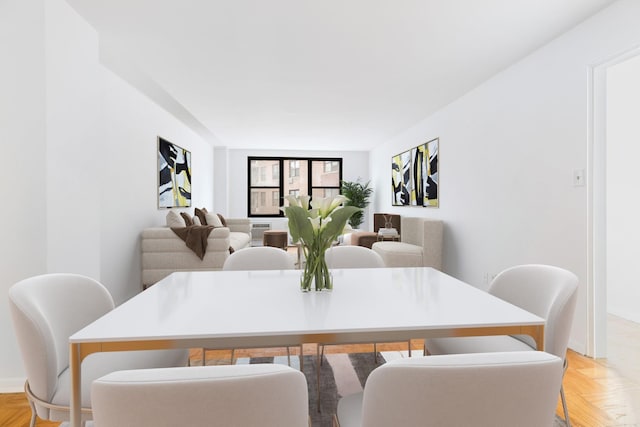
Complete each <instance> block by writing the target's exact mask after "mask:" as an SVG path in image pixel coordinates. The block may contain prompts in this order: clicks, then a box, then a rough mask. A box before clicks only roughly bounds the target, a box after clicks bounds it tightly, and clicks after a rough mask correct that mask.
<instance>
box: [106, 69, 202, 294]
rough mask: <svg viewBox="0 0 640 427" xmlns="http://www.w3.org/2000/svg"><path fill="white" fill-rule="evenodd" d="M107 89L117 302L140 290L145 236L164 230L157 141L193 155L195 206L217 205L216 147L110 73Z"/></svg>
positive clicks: (111, 275)
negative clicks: (151, 230) (144, 231)
mask: <svg viewBox="0 0 640 427" xmlns="http://www.w3.org/2000/svg"><path fill="white" fill-rule="evenodd" d="M102 77H103V84H104V95H103V110H102V123H103V127H104V137H103V142H102V143H101V145H100V153H101V154H100V156H101V157H103V158H104V159H103V161H102V162H101V175H102V183H101V187H102V189H103V191H102V200H101V209H100V210H101V213H102V218H103V220H102V222H101V224H102V227H101V240H102V244H101V266H102V273H101V281H102V283H104V284H105V286H107V287H108V288H109V290H110V291H111V293H112V295H113V297H114V299H115V300H116V303H119V302H122V301H124V300H126V299H128V298H130V297H132V296H134V295H135V294H136V293H138V292H139V291H140V286H141V285H140V283H141V273H140V265H141V259H140V232H141V231H142V229H143V228H145V227H151V226H161V225H164V224H165V223H166V222H165V217H166V214H167V210H165V209H162V210H159V209H158V208H157V206H158V198H157V185H158V184H157V182H158V181H157V171H158V154H157V145H156V144H157V137H158V135H159V136H162V137H163V138H165V139H167V140H169V141H171V142H173V143H174V144H177V145H180V146H181V147H183V148H185V149H187V150H189V151H191V159H192V166H191V172H192V191H193V194H192V200H191V202H192V207H191V208H189V209H184V211H187V212H190V213H192V214H193V208H194V207H198V206H211V205H212V203H213V147H211V146H210V145H209V144H208V143H207V142H205V141H203V140H202V139H201V138H200V137H199V136H198V135H196V134H195V133H194V132H193V131H191V130H190V129H188V128H187V127H185V126H184V125H182V124H181V123H180V122H179V121H178V120H177V119H176V118H175V117H173V116H171V115H170V114H168V113H167V112H166V111H164V110H163V109H162V108H160V107H159V106H157V105H156V104H154V103H152V102H151V101H149V100H148V99H147V98H146V97H144V96H143V95H142V94H141V93H140V92H137V91H135V90H133V89H132V88H131V87H130V86H129V85H128V84H127V83H125V82H123V81H122V80H121V79H120V78H119V77H118V76H116V75H114V74H113V73H111V72H110V71H109V70H103V73H102Z"/></svg>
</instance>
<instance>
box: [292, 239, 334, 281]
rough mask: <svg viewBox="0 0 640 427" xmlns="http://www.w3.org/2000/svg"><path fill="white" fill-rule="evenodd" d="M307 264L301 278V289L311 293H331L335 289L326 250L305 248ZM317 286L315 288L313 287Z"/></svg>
mask: <svg viewBox="0 0 640 427" xmlns="http://www.w3.org/2000/svg"><path fill="white" fill-rule="evenodd" d="M304 252H305V257H306V263H305V266H304V271H303V272H302V276H301V277H300V289H301V290H302V291H303V292H309V291H311V290H312V289H315V290H316V291H331V290H332V289H333V277H332V276H331V272H330V271H329V267H328V266H327V261H326V260H325V250H324V248H314V247H310V248H307V247H304ZM313 285H315V287H313Z"/></svg>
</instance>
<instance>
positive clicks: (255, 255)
mask: <svg viewBox="0 0 640 427" xmlns="http://www.w3.org/2000/svg"><path fill="white" fill-rule="evenodd" d="M294 268H295V260H294V259H293V257H292V256H291V255H289V254H288V253H287V252H286V251H283V250H282V249H280V248H274V247H271V246H256V247H252V248H244V249H240V250H238V251H235V252H234V253H232V254H231V255H229V257H228V258H227V259H226V260H225V262H224V265H223V266H222V269H223V270H293V269H294Z"/></svg>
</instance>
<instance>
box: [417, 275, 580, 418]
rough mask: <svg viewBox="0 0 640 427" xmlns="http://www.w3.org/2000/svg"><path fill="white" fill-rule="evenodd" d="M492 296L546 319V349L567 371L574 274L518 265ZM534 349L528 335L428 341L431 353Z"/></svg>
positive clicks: (575, 294) (498, 280)
mask: <svg viewBox="0 0 640 427" xmlns="http://www.w3.org/2000/svg"><path fill="white" fill-rule="evenodd" d="M489 293H490V294H492V295H495V296H497V297H498V298H501V299H503V300H505V301H508V302H510V303H511V304H513V305H516V306H518V307H521V308H523V309H525V310H527V311H529V312H531V313H534V314H536V315H538V316H540V317H542V318H544V319H545V325H544V350H545V351H546V352H548V353H551V354H554V355H556V356H558V357H559V358H561V359H563V360H565V369H566V353H567V345H568V343H569V334H570V333H571V324H572V323H573V313H574V311H575V306H576V300H577V298H578V278H577V277H576V275H575V274H573V273H571V272H569V271H567V270H564V269H562V268H558V267H554V266H550V265H537V264H529V265H519V266H515V267H511V268H509V269H507V270H505V271H503V272H502V273H500V274H498V275H497V276H496V278H495V279H494V280H493V282H492V283H491V286H490V287H489ZM535 348H536V345H535V341H534V340H533V338H531V337H530V336H528V335H515V336H487V337H456V338H428V339H425V349H426V351H427V352H428V353H429V354H460V353H484V352H491V351H498V352H502V351H524V350H529V351H531V350H534V349H535ZM559 389H560V397H561V400H562V407H563V409H564V416H565V422H566V424H567V425H569V410H568V408H567V402H566V399H565V395H564V389H563V388H562V385H560V387H559Z"/></svg>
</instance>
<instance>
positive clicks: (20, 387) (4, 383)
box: [0, 378, 26, 393]
mask: <svg viewBox="0 0 640 427" xmlns="http://www.w3.org/2000/svg"><path fill="white" fill-rule="evenodd" d="M25 381H26V378H0V393H21V392H23V391H24V382H25Z"/></svg>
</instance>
